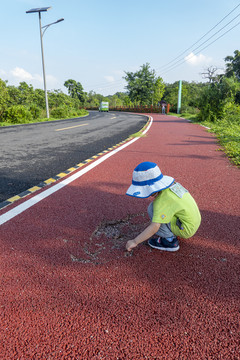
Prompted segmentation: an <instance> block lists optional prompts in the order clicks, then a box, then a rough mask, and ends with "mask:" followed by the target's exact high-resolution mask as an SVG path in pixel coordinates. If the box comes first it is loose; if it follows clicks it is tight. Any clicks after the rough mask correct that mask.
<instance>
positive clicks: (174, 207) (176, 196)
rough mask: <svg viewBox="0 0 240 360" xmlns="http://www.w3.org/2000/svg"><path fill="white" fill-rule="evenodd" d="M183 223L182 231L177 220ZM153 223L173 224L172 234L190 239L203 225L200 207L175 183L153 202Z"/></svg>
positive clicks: (160, 193)
mask: <svg viewBox="0 0 240 360" xmlns="http://www.w3.org/2000/svg"><path fill="white" fill-rule="evenodd" d="M178 219H179V220H180V222H181V223H182V229H180V228H179V227H178V226H177V220H178ZM152 222H155V223H160V224H167V223H171V229H172V232H173V233H174V234H175V235H176V236H180V237H182V238H186V239H187V238H189V237H191V236H193V235H194V234H195V232H196V231H197V229H198V228H199V226H200V223H201V215H200V212H199V209H198V206H197V204H196V202H195V200H194V199H193V197H192V196H191V195H190V194H189V192H188V191H187V190H186V189H184V188H183V187H182V186H181V185H180V184H178V183H175V184H173V185H172V186H170V188H168V189H165V190H162V191H160V192H159V194H158V195H157V197H156V198H155V200H154V202H153V218H152Z"/></svg>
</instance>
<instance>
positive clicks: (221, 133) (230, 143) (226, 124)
mask: <svg viewBox="0 0 240 360" xmlns="http://www.w3.org/2000/svg"><path fill="white" fill-rule="evenodd" d="M169 115H170V113H169ZM171 115H173V116H177V117H183V118H184V119H188V120H191V121H192V122H193V123H197V124H201V125H204V126H207V127H209V128H210V129H209V130H208V132H211V133H214V134H215V135H216V137H217V139H218V140H219V144H220V145H221V146H222V147H223V149H222V150H223V151H224V153H225V154H226V155H227V157H228V158H229V159H230V161H231V162H232V163H233V164H234V165H237V166H240V124H239V123H237V122H230V121H227V120H221V121H218V122H207V121H201V123H200V122H199V121H198V120H197V114H194V115H193V114H173V113H171Z"/></svg>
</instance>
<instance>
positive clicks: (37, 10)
mask: <svg viewBox="0 0 240 360" xmlns="http://www.w3.org/2000/svg"><path fill="white" fill-rule="evenodd" d="M49 9H51V6H47V7H42V8H36V9H31V10H28V11H26V13H27V14H28V13H34V12H42V11H48V10H49Z"/></svg>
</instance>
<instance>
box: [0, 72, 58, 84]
mask: <svg viewBox="0 0 240 360" xmlns="http://www.w3.org/2000/svg"><path fill="white" fill-rule="evenodd" d="M2 71H3V70H2ZM3 72H4V71H3ZM4 73H5V74H7V73H6V72H4ZM9 73H10V81H11V80H13V83H18V82H21V81H25V82H26V83H29V84H32V85H33V86H34V87H38V86H43V76H42V75H39V74H31V73H29V72H28V71H26V70H24V69H23V68H20V67H15V68H14V69H13V70H11V71H10V72H9ZM0 74H1V70H0ZM11 78H12V79H11ZM46 82H47V88H48V89H51V88H54V87H56V86H57V87H59V83H58V80H57V79H56V78H55V77H54V76H53V75H46Z"/></svg>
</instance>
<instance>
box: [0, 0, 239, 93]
mask: <svg viewBox="0 0 240 360" xmlns="http://www.w3.org/2000/svg"><path fill="white" fill-rule="evenodd" d="M239 4H240V2H239V0H228V1H226V0H199V1H192V0H181V1H180V0H172V1H171V0H169V1H162V0H121V1H114V0H102V1H100V0H88V1H86V0H85V1H81V0H68V1H67V0H48V1H46V0H44V1H43V0H37V1H36V0H9V1H4V2H2V4H1V13H0V34H1V46H0V78H1V79H3V80H8V82H9V84H11V85H18V84H19V82H20V81H26V82H27V83H29V84H32V85H33V86H34V87H35V88H43V81H42V62H41V48H40V35H39V23H38V15H37V14H26V11H27V10H29V9H32V8H36V7H46V6H51V7H52V8H51V9H50V10H49V11H48V12H45V13H42V26H44V25H46V24H49V23H51V22H54V21H56V20H58V19H59V18H64V19H65V20H64V21H63V22H61V23H59V24H56V25H52V26H51V27H50V28H49V29H48V30H47V31H46V33H45V34H44V37H43V42H44V54H45V66H46V75H47V88H48V89H49V90H51V89H61V90H63V91H66V89H65V88H64V86H63V83H64V81H65V80H68V79H74V80H76V81H80V82H81V84H82V85H83V88H84V90H85V91H90V90H93V91H95V92H97V93H101V94H103V95H108V94H114V93H115V92H117V91H124V86H125V81H124V80H123V79H122V77H123V76H124V71H136V70H138V69H139V68H140V66H141V65H143V64H145V63H147V62H148V63H150V66H151V68H152V69H155V70H156V72H157V75H159V76H161V77H162V78H163V80H164V81H165V82H168V83H173V82H174V81H177V80H186V81H203V79H202V76H201V75H200V73H201V72H203V69H204V68H207V67H209V66H215V67H217V68H221V69H224V66H225V62H224V58H225V57H226V56H228V55H233V52H234V50H240V42H239V39H240V24H239V25H238V26H236V27H235V28H234V29H233V30H231V31H229V33H227V34H226V35H225V36H223V37H222V38H220V39H219V40H218V41H216V42H215V43H213V44H212V45H210V46H209V47H207V48H206V49H203V50H202V48H203V47H205V46H206V45H208V44H209V43H210V42H212V41H214V40H215V39H216V38H217V37H218V36H221V35H222V34H223V33H224V32H226V31H228V30H229V29H230V28H231V27H233V26H234V25H236V24H237V23H238V22H239V21H240V16H239V17H237V18H236V19H235V20H233V18H234V17H236V16H237V15H238V14H240V6H239V7H238V8H237V9H236V10H235V11H234V12H233V13H232V14H231V15H229V16H228V17H227V18H226V19H225V20H224V21H223V22H222V23H221V24H220V25H219V26H218V27H216V28H215V29H214V30H213V31H212V32H210V33H209V34H208V35H207V36H206V37H204V38H203V39H202V40H201V41H200V42H198V43H197V44H196V45H195V46H193V47H191V45H193V44H194V43H196V42H197V41H198V40H199V39H200V38H201V37H202V36H203V35H204V34H206V33H207V32H208V31H209V30H210V29H211V28H212V27H214V26H215V25H216V24H217V23H218V22H219V21H220V20H221V19H223V17H224V16H226V15H227V14H228V13H229V12H230V11H231V10H233V9H234V7H236V6H237V5H239ZM231 20H233V21H232V22H231V23H230V24H229V25H228V26H226V27H225V28H224V29H223V30H222V31H220V32H219V33H218V34H216V35H215V36H214V37H212V39H210V40H209V41H208V42H206V43H205V44H203V45H202V46H200V47H199V48H197V47H198V46H199V45H201V44H202V43H203V42H204V41H206V40H207V39H208V38H209V37H210V36H212V35H213V34H214V33H215V32H217V31H218V30H219V29H220V28H221V27H223V26H225V25H226V24H227V23H228V22H230V21H231ZM196 48H197V49H196ZM186 49H189V50H188V51H186V52H184V51H185V50H186ZM194 49H196V50H195V51H193V50H194ZM180 54H182V55H181V56H180V57H178V56H179V55H180ZM176 57H178V58H177V60H176V61H178V60H179V62H178V63H177V64H176V65H179V63H181V62H182V61H183V64H181V65H180V66H175V68H173V67H174V65H175V62H173V60H174V59H175V58H176ZM169 63H170V65H171V67H166V65H167V64H169Z"/></svg>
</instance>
